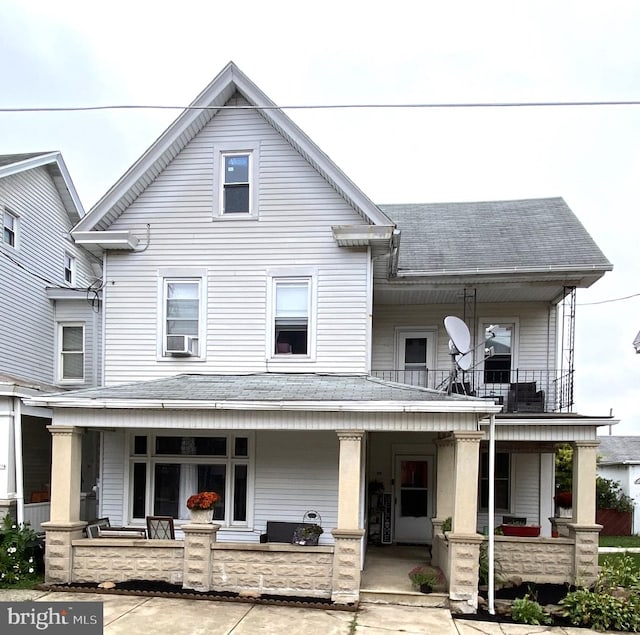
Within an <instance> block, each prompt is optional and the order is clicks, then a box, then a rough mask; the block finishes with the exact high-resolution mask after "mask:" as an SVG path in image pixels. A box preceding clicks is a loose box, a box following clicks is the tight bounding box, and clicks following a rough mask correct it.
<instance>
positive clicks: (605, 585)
mask: <svg viewBox="0 0 640 635" xmlns="http://www.w3.org/2000/svg"><path fill="white" fill-rule="evenodd" d="M615 555H616V556H618V557H617V558H607V559H605V560H604V562H603V563H602V567H601V569H600V575H599V576H598V581H597V582H596V589H597V590H599V591H608V590H610V589H614V588H615V587H624V588H625V589H631V588H635V587H637V586H638V585H640V571H638V567H637V564H636V560H635V559H634V558H632V557H631V556H630V555H629V554H627V553H622V554H615Z"/></svg>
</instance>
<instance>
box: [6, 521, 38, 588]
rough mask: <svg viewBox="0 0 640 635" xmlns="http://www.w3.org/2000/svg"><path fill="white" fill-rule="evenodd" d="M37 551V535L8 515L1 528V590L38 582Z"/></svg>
mask: <svg viewBox="0 0 640 635" xmlns="http://www.w3.org/2000/svg"><path fill="white" fill-rule="evenodd" d="M37 550H38V536H37V535H36V533H35V532H34V531H32V530H31V529H30V528H29V527H28V526H27V525H20V526H18V525H17V524H16V523H15V521H14V519H13V518H12V517H11V516H9V515H8V514H7V515H6V516H5V517H4V520H3V521H2V527H1V528H0V588H3V587H5V588H6V587H10V586H16V585H18V586H24V585H25V584H29V583H30V582H34V583H35V582H36V581H37V580H38V570H37V569H38V567H37V562H36V561H37V553H36V552H37Z"/></svg>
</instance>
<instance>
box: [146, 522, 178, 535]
mask: <svg viewBox="0 0 640 635" xmlns="http://www.w3.org/2000/svg"><path fill="white" fill-rule="evenodd" d="M175 537H176V535H175V532H174V529H173V517H172V516H147V538H150V539H152V540H153V539H157V540H174V539H175Z"/></svg>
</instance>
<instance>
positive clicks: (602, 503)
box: [596, 476, 633, 512]
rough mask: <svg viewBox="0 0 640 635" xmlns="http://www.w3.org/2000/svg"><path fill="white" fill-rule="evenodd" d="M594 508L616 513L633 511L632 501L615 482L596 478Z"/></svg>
mask: <svg viewBox="0 0 640 635" xmlns="http://www.w3.org/2000/svg"><path fill="white" fill-rule="evenodd" d="M596 506H597V507H598V509H614V510H615V511H617V512H631V511H633V499H631V498H629V497H628V496H627V495H626V494H624V492H623V491H622V488H621V487H620V484H619V483H618V482H617V481H613V480H611V479H609V478H602V476H597V477H596Z"/></svg>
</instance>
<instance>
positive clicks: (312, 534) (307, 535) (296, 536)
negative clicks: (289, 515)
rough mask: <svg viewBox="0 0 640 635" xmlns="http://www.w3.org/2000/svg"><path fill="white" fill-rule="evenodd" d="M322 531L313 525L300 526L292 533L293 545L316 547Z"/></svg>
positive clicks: (318, 526)
mask: <svg viewBox="0 0 640 635" xmlns="http://www.w3.org/2000/svg"><path fill="white" fill-rule="evenodd" d="M323 531H324V529H322V527H320V525H317V524H315V523H313V524H311V525H300V527H296V529H295V531H294V532H293V540H292V542H293V544H295V545H317V544H318V538H319V537H320V534H322V532H323Z"/></svg>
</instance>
